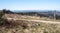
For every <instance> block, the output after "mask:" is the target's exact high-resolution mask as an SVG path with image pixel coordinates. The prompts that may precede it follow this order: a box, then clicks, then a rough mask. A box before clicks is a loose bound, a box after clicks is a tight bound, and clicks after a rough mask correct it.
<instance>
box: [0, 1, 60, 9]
mask: <svg viewBox="0 0 60 33" xmlns="http://www.w3.org/2000/svg"><path fill="white" fill-rule="evenodd" d="M5 8H6V9H10V10H60V0H0V9H5Z"/></svg>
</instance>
